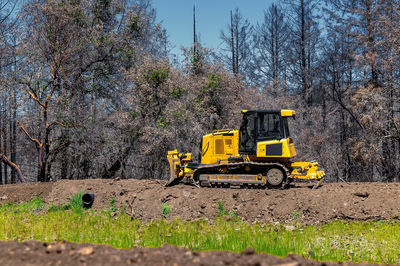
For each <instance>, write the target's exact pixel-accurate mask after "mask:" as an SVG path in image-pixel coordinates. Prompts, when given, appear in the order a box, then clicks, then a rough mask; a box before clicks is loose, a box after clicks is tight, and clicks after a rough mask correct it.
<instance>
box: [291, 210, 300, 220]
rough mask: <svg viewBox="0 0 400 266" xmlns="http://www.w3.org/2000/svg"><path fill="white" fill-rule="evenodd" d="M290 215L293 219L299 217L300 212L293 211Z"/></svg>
mask: <svg viewBox="0 0 400 266" xmlns="http://www.w3.org/2000/svg"><path fill="white" fill-rule="evenodd" d="M292 215H293V218H295V219H297V218H299V217H300V213H299V212H298V211H293V213H292Z"/></svg>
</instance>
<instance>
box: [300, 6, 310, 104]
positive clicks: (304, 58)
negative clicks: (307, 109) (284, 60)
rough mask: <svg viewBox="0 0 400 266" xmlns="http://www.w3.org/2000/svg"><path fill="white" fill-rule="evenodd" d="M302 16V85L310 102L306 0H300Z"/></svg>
mask: <svg viewBox="0 0 400 266" xmlns="http://www.w3.org/2000/svg"><path fill="white" fill-rule="evenodd" d="M300 10H301V13H300V16H301V44H300V50H301V85H302V94H303V99H304V100H305V101H306V102H308V99H307V98H308V97H307V94H308V91H307V74H306V63H307V62H306V28H305V27H306V25H305V24H306V22H305V7H304V0H300Z"/></svg>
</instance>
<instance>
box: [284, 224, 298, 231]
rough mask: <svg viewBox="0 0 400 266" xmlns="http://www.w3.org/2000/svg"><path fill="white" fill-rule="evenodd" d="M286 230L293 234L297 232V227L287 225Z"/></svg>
mask: <svg viewBox="0 0 400 266" xmlns="http://www.w3.org/2000/svg"><path fill="white" fill-rule="evenodd" d="M285 229H286V230H288V231H290V232H292V231H294V230H296V227H295V226H293V225H286V226H285Z"/></svg>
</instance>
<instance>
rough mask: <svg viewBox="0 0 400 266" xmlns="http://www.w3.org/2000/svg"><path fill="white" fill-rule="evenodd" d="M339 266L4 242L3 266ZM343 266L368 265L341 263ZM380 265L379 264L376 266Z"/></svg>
mask: <svg viewBox="0 0 400 266" xmlns="http://www.w3.org/2000/svg"><path fill="white" fill-rule="evenodd" d="M132 264H133V265H260V266H262V265H281V266H283V265H286V266H297V265H339V263H333V262H316V261H312V260H306V259H304V258H302V257H299V256H297V255H293V254H290V255H288V256H287V257H284V258H279V257H275V256H272V255H267V254H257V253H255V252H254V250H252V249H251V248H249V249H246V250H245V251H243V252H241V253H233V252H228V251H203V252H193V251H190V250H188V249H183V248H178V247H175V246H170V245H164V246H163V247H161V248H133V249H115V248H112V247H110V246H106V245H89V244H74V243H57V244H48V243H41V242H37V241H27V242H22V243H20V242H15V241H9V242H0V265H3V266H8V265H10V266H11V265H12V266H14V265H32V266H33V265H132ZM340 265H368V264H355V263H340ZM376 265H378V264H376Z"/></svg>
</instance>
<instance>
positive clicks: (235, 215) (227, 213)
mask: <svg viewBox="0 0 400 266" xmlns="http://www.w3.org/2000/svg"><path fill="white" fill-rule="evenodd" d="M218 210H219V215H222V216H224V215H229V216H231V217H233V218H237V217H238V215H237V214H236V212H234V211H230V212H228V211H227V210H226V209H225V208H224V205H222V202H221V201H218Z"/></svg>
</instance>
